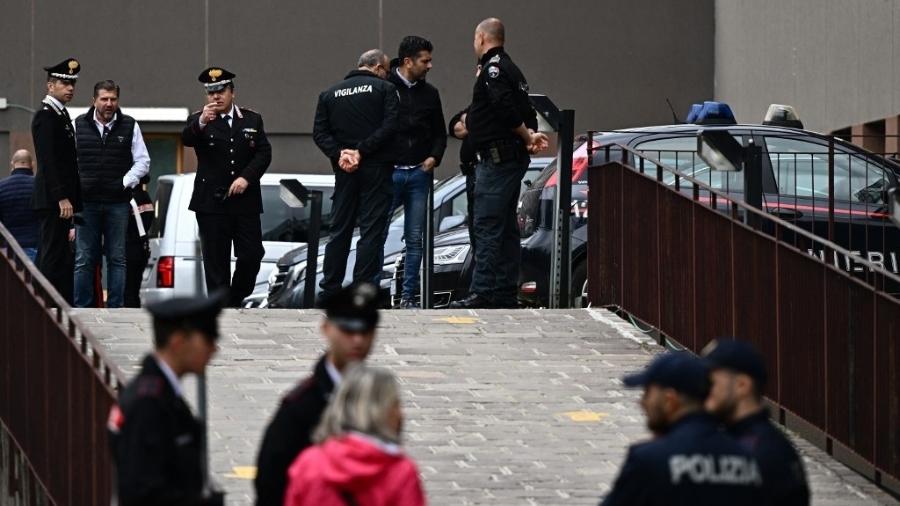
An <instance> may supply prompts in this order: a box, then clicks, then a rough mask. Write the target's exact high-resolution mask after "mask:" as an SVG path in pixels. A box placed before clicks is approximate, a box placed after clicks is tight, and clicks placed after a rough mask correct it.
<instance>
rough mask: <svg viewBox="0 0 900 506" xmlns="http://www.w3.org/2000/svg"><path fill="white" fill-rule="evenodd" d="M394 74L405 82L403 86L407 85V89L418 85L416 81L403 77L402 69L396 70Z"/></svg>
mask: <svg viewBox="0 0 900 506" xmlns="http://www.w3.org/2000/svg"><path fill="white" fill-rule="evenodd" d="M394 72H396V73H397V77H399V78H400V80H401V81H403V84H405V85H406V87H407V88H412V87H413V86H415V85H416V81H410V80H409V79H407V78H405V77H403V73H402V72H400V69H395V70H394Z"/></svg>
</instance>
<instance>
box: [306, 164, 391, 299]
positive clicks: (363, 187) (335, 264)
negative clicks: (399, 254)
mask: <svg viewBox="0 0 900 506" xmlns="http://www.w3.org/2000/svg"><path fill="white" fill-rule="evenodd" d="M392 171H393V167H392V166H391V165H389V164H369V165H365V164H363V165H361V166H360V168H359V169H357V170H356V171H355V172H353V173H351V174H348V173H346V172H344V171H342V170H337V171H335V176H334V195H333V196H332V200H333V205H332V210H331V213H332V214H331V216H332V225H331V239H329V240H328V244H326V245H325V263H324V266H323V267H322V269H323V278H322V281H321V282H320V283H319V286H320V287H321V288H322V296H323V297H327V296H329V295H331V294H332V293H334V292H336V291H338V290H340V288H341V285H342V284H343V282H344V277H345V275H346V272H347V256H348V255H349V253H350V242H351V240H352V238H353V229H354V228H355V227H356V225H357V223H358V224H359V234H360V237H359V242H357V243H356V264H355V265H354V267H353V282H354V283H360V282H368V283H375V286H378V283H379V282H380V280H379V279H378V278H379V277H380V274H381V270H382V266H383V264H384V241H385V239H386V235H385V233H384V230H385V227H386V226H387V220H388V211H389V210H390V206H391V202H392V200H393V198H394V186H393V180H392V179H391V174H392Z"/></svg>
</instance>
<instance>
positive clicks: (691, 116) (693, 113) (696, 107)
mask: <svg viewBox="0 0 900 506" xmlns="http://www.w3.org/2000/svg"><path fill="white" fill-rule="evenodd" d="M700 109H703V106H702V105H700V104H693V105H691V110H690V112H688V115H687V118H686V119H685V120H684V122H685V123H693V122H695V121H697V115H698V114H700Z"/></svg>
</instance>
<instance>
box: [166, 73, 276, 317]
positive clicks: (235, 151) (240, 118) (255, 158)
mask: <svg viewBox="0 0 900 506" xmlns="http://www.w3.org/2000/svg"><path fill="white" fill-rule="evenodd" d="M234 78H235V75H234V74H232V73H231V72H228V71H227V70H225V69H223V68H221V67H210V68H208V69H206V70H204V71H203V72H201V73H200V76H199V77H198V80H199V81H200V82H201V83H203V86H204V87H205V88H206V101H207V103H206V106H204V107H203V110H202V111H197V112H195V113H193V114H191V115H190V116H189V117H188V120H187V126H185V127H184V130H183V131H182V134H181V139H182V142H184V145H185V146H192V147H193V148H194V151H195V152H196V153H197V176H196V178H195V179H194V193H193V195H192V196H191V203H190V206H189V209H190V210H191V211H194V212H195V213H197V226H198V227H199V230H200V245H201V247H202V249H203V270H204V273H205V274H206V290H207V292H210V293H212V292H214V291H216V290H219V289H223V288H224V289H230V292H229V301H228V304H229V305H230V306H231V307H240V305H241V302H242V301H243V300H244V297H246V296H248V295H250V294H251V293H252V292H253V287H254V286H255V285H256V275H257V274H258V273H259V265H260V262H261V261H262V258H263V255H265V249H263V245H262V225H261V223H260V220H259V215H260V214H262V212H263V206H262V192H261V189H260V185H259V179H260V178H261V177H262V175H263V174H265V172H266V169H268V168H269V163H270V162H271V161H272V146H271V145H270V144H269V139H268V138H267V137H266V131H265V129H264V128H263V120H262V116H260V115H259V113H257V112H255V111H252V110H250V109H245V108H242V107H237V106H236V105H235V104H234ZM232 243H233V244H234V256H235V257H236V258H237V261H236V262H235V266H234V277H232V276H231V245H232Z"/></svg>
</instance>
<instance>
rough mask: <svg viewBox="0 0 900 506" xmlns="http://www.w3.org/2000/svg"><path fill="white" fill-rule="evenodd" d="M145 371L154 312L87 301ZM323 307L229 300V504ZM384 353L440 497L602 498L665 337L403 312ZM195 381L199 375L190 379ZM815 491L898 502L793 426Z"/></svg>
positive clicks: (386, 321) (216, 370)
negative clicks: (644, 372)
mask: <svg viewBox="0 0 900 506" xmlns="http://www.w3.org/2000/svg"><path fill="white" fill-rule="evenodd" d="M76 314H77V318H78V319H79V320H81V321H82V322H83V323H86V324H87V325H88V326H89V328H90V329H91V331H92V332H93V333H94V334H95V335H96V336H97V338H98V339H99V340H100V341H101V342H102V343H103V345H104V346H105V347H106V351H107V352H108V353H109V355H110V357H111V358H112V359H113V360H114V361H116V363H117V364H119V366H120V367H121V368H122V370H123V372H124V373H125V374H126V376H128V377H130V376H132V375H133V374H134V373H135V372H136V370H137V367H138V364H139V361H140V359H141V358H142V356H143V355H144V354H145V353H146V352H147V351H149V349H150V343H151V334H150V333H151V331H152V329H151V328H150V320H149V317H148V316H147V315H146V314H145V313H144V312H142V311H140V310H127V309H119V310H77V313H76ZM320 320H321V314H320V313H319V312H317V311H300V310H228V311H226V312H225V313H224V314H223V317H222V319H221V331H222V334H223V335H222V339H221V340H220V345H221V352H220V353H219V354H218V355H217V357H216V358H215V360H214V361H213V363H212V364H211V366H210V368H209V375H208V377H209V386H210V388H209V399H210V418H211V419H210V446H211V461H212V462H211V468H212V472H213V473H214V475H215V477H216V479H217V480H218V481H219V482H220V483H222V484H223V485H224V486H225V487H226V489H227V490H228V504H236V505H249V504H252V499H253V489H252V483H251V481H249V480H248V479H247V478H246V476H247V474H246V473H248V472H250V471H251V470H247V469H245V468H246V467H250V466H253V465H254V464H255V460H256V452H257V448H258V444H259V441H260V437H261V434H262V431H263V429H264V427H265V424H266V423H267V421H268V420H269V418H270V417H271V416H272V412H273V410H274V409H275V407H276V406H277V404H278V402H279V399H280V397H281V395H283V393H284V392H285V391H286V390H288V389H289V388H291V387H292V386H293V385H294V384H295V383H296V382H297V381H298V380H299V379H300V378H302V377H304V376H306V375H307V374H309V371H310V370H311V368H312V366H313V364H314V362H315V360H316V358H317V357H318V356H319V355H320V354H321V353H322V351H323V342H322V339H321V338H320V337H319V335H318V326H319V324H320ZM379 332H380V333H379V338H378V340H377V341H376V344H375V348H374V351H373V354H372V357H371V362H372V363H373V364H376V365H379V366H384V367H388V368H390V369H391V370H393V371H394V372H395V373H396V374H397V375H398V377H399V379H400V382H401V385H402V388H403V395H404V399H403V401H404V409H405V413H406V418H407V423H406V434H405V438H406V449H407V451H408V452H409V453H410V454H411V455H412V456H413V457H414V458H415V460H416V461H417V463H418V465H419V468H420V470H421V473H422V475H423V477H424V481H425V488H426V491H427V493H428V497H429V502H430V503H431V504H436V505H444V504H448V505H450V504H452V505H474V504H493V505H519V504H523V505H555V504H584V505H588V504H597V502H598V499H599V498H600V497H601V496H602V495H604V494H605V493H606V492H607V491H608V490H609V486H610V484H611V483H612V481H613V480H614V479H615V476H616V474H617V473H618V469H619V466H620V465H621V463H622V461H623V458H624V455H625V451H626V448H627V446H628V445H629V444H631V443H633V442H635V441H639V440H641V439H645V438H647V437H648V435H649V434H648V432H647V431H646V429H645V427H644V418H643V416H642V414H641V411H640V408H639V406H638V399H639V392H638V391H635V390H629V389H625V388H623V386H622V384H621V381H620V378H621V377H622V376H623V375H624V374H625V373H627V372H630V371H633V370H636V369H639V368H641V367H643V366H644V365H645V364H646V363H647V362H648V361H649V360H650V359H651V358H652V356H653V355H654V354H655V353H659V352H660V351H662V348H661V347H659V346H658V345H656V343H655V342H653V341H651V340H649V339H647V338H646V337H644V336H643V335H642V334H640V333H639V332H636V331H635V330H634V329H633V327H631V326H630V325H629V324H628V323H627V322H625V321H623V320H621V319H619V318H618V317H616V316H615V315H614V314H612V313H610V312H608V311H605V310H595V309H590V310H552V311H551V310H478V311H446V310H441V311H389V312H385V313H383V318H382V323H381V325H380V330H379ZM195 388H196V387H195V383H193V382H192V381H191V380H188V381H186V391H187V392H194V391H195ZM792 438H793V439H794V441H795V443H796V444H797V445H798V447H799V449H800V451H801V453H802V455H803V458H804V461H805V463H806V468H807V473H808V474H809V477H810V481H811V487H812V490H813V504H816V505H823V506H824V505H838V504H840V505H857V504H859V505H862V504H895V501H893V499H892V498H891V497H890V496H888V495H887V494H885V493H884V492H882V491H881V490H879V489H878V488H877V487H875V486H874V485H873V484H871V483H870V482H868V481H866V480H865V479H864V478H862V477H860V476H859V475H857V474H856V473H854V472H853V471H851V470H849V469H848V468H846V467H845V466H843V465H841V464H840V463H838V462H837V461H835V460H833V459H832V458H831V457H829V456H828V455H826V454H825V453H824V452H822V451H820V450H819V449H817V448H815V447H813V446H812V445H811V444H809V443H808V442H806V441H804V440H802V439H800V438H798V437H796V436H794V435H792Z"/></svg>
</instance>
